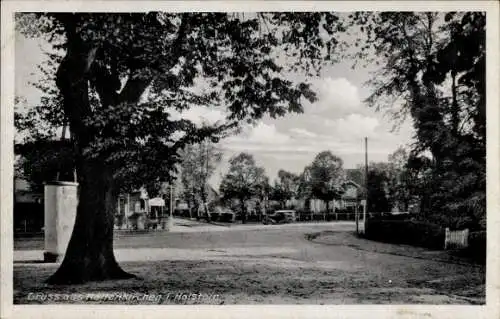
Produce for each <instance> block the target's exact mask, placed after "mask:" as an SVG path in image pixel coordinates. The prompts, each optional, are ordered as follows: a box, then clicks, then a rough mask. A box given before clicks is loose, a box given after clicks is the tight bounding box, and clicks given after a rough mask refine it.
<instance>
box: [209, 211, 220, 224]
mask: <svg viewBox="0 0 500 319" xmlns="http://www.w3.org/2000/svg"><path fill="white" fill-rule="evenodd" d="M219 218H220V213H210V220H211V221H213V222H215V221H217V220H219Z"/></svg>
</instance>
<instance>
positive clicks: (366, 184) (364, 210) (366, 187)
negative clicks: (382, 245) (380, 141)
mask: <svg viewBox="0 0 500 319" xmlns="http://www.w3.org/2000/svg"><path fill="white" fill-rule="evenodd" d="M365 189H366V194H365V207H364V209H363V224H364V226H366V212H367V210H368V137H365ZM363 229H364V227H363Z"/></svg>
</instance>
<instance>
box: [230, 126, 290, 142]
mask: <svg viewBox="0 0 500 319" xmlns="http://www.w3.org/2000/svg"><path fill="white" fill-rule="evenodd" d="M289 141H290V136H288V135H286V134H283V133H281V132H279V131H278V130H277V129H276V126H275V125H274V124H266V123H264V122H259V123H258V124H257V125H256V126H246V127H244V128H243V131H242V133H241V134H239V135H237V136H233V137H230V138H228V139H227V142H229V143H231V144H232V146H236V147H237V145H242V146H243V147H247V145H248V144H254V145H263V146H266V145H281V144H286V143H288V142H289Z"/></svg>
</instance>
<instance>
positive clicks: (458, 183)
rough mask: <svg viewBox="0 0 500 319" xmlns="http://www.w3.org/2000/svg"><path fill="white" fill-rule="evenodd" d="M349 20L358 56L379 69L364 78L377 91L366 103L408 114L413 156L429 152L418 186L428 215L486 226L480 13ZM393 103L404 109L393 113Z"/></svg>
mask: <svg viewBox="0 0 500 319" xmlns="http://www.w3.org/2000/svg"><path fill="white" fill-rule="evenodd" d="M351 18H352V20H351V22H353V24H356V25H363V26H364V27H365V28H366V30H365V37H366V42H365V43H366V44H365V45H364V46H363V47H362V48H361V50H360V51H359V52H358V57H361V56H364V57H366V56H372V57H374V58H373V59H374V60H376V61H377V62H378V63H380V64H381V65H382V67H381V68H380V69H379V71H378V72H377V73H376V74H375V75H374V78H373V80H372V81H370V84H371V85H373V86H374V87H375V89H374V91H373V94H372V95H371V96H370V97H369V98H368V99H367V102H368V103H369V104H370V105H371V106H373V107H377V109H381V108H382V107H384V106H387V105H389V106H391V108H389V111H390V112H392V114H393V116H394V117H395V118H396V119H397V120H403V119H404V118H405V117H406V116H408V115H410V116H411V118H412V120H413V124H414V128H415V132H416V135H415V139H416V143H415V145H414V146H413V150H412V153H413V154H412V157H414V158H420V159H422V160H423V157H425V155H423V154H425V153H426V152H429V153H430V154H431V158H430V162H429V164H430V165H424V166H422V168H424V169H425V171H424V172H422V173H421V174H420V175H422V174H423V175H425V176H426V177H425V178H424V179H423V180H422V181H421V182H420V184H423V185H425V187H424V186H423V185H421V186H417V187H416V188H418V191H419V192H420V193H417V194H418V196H419V197H421V198H422V204H424V202H425V203H426V204H425V205H422V207H421V208H422V210H423V211H424V214H425V215H426V218H429V219H432V220H435V221H438V222H440V223H443V224H446V225H450V226H456V225H457V223H468V224H470V225H474V224H475V225H478V224H481V223H483V224H484V218H485V216H486V215H485V212H486V210H485V208H486V201H485V198H486V197H485V190H486V179H485V177H486V161H485V159H486V156H485V155H486V145H485V138H486V131H485V125H486V117H485V110H486V109H485V80H486V77H485V64H484V62H485V26H486V25H485V18H486V15H485V13H483V12H460V13H458V12H449V13H446V14H444V13H434V12H404V13H402V12H398V13H396V12H381V13H356V14H353V15H352V16H351ZM367 52H371V54H369V53H367ZM395 102H397V103H400V104H401V105H402V107H401V108H396V111H395V112H394V108H393V107H392V106H393V104H394V103H395ZM424 162H425V160H424ZM409 164H410V165H412V164H411V163H409ZM417 166H419V165H417ZM412 170H414V167H412ZM416 175H419V174H416ZM429 187H431V188H432V190H433V191H432V193H430V194H428V193H427V190H429ZM414 190H416V189H414Z"/></svg>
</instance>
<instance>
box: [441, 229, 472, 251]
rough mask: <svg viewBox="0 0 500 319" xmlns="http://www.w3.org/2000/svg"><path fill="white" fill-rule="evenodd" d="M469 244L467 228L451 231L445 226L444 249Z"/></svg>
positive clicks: (463, 246)
mask: <svg viewBox="0 0 500 319" xmlns="http://www.w3.org/2000/svg"><path fill="white" fill-rule="evenodd" d="M467 246H469V229H464V230H454V231H451V230H450V229H449V228H446V231H445V238H444V249H450V248H451V249H453V248H466V247H467Z"/></svg>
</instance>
